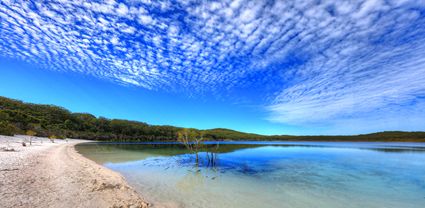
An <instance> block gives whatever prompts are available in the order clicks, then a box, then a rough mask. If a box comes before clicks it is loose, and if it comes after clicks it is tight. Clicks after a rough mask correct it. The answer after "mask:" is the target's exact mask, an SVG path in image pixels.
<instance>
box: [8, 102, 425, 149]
mask: <svg viewBox="0 0 425 208" xmlns="http://www.w3.org/2000/svg"><path fill="white" fill-rule="evenodd" d="M181 129H182V128H180V127H174V126H159V125H149V124H147V123H143V122H138V121H129V120H122V119H108V118H104V117H95V116H93V115H91V114H88V113H72V112H70V111H69V110H67V109H64V108H62V107H58V106H53V105H39V104H32V103H24V102H22V101H19V100H14V99H9V98H5V97H1V96H0V135H14V134H26V133H28V132H31V133H32V134H34V133H35V134H36V135H37V136H43V137H56V138H81V139H93V140H101V141H176V140H177V132H178V131H180V130H181ZM198 131H201V132H202V134H203V136H204V137H205V138H206V139H209V140H288V141H421V142H425V132H380V133H373V134H364V135H356V136H289V135H273V136H265V135H258V134H249V133H243V132H238V131H234V130H229V129H209V130H198Z"/></svg>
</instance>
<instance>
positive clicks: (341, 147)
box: [77, 142, 425, 208]
mask: <svg viewBox="0 0 425 208" xmlns="http://www.w3.org/2000/svg"><path fill="white" fill-rule="evenodd" d="M77 150H78V151H79V152H80V153H82V154H83V155H84V156H86V157H88V158H90V159H92V160H94V161H96V162H97V163H99V164H102V165H104V166H106V167H108V168H110V169H112V170H115V171H117V172H120V173H121V174H122V175H123V176H124V177H125V178H126V179H127V181H128V182H129V184H131V185H132V186H133V187H134V188H136V189H137V190H138V191H139V192H140V193H142V195H143V196H144V197H145V198H147V199H149V201H151V202H153V203H154V205H161V206H166V207H203V208H209V207H211V208H212V207H223V208H225V207H232V208H233V207H234V208H239V207H244V208H250V207H252V208H254V207H279V208H281V207H282V208H285V207H292V208H307V207H308V208H310V207H326V208H333V207H347V208H348V207H387V208H391V207H394V208H395V207H397V208H399V207H404V208H408V207H412V208H413V207H418V208H419V207H420V208H423V207H425V144H421V143H364V142H227V143H220V145H219V146H217V145H216V144H214V143H209V144H208V145H207V148H206V149H204V150H203V151H202V152H200V153H199V164H198V166H197V165H196V162H195V155H193V154H188V152H187V151H186V149H185V148H184V147H183V146H181V145H177V144H161V143H151V144H103V143H102V144H99V143H92V144H83V145H78V146H77ZM206 151H208V152H215V153H209V155H208V156H207V153H206ZM211 158H214V159H213V160H212V159H211Z"/></svg>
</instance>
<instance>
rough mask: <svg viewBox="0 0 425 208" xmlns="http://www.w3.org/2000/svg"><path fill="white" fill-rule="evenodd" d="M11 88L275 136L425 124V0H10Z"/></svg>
mask: <svg viewBox="0 0 425 208" xmlns="http://www.w3.org/2000/svg"><path fill="white" fill-rule="evenodd" d="M0 95H2V96H8V97H12V98H17V99H22V100H25V101H29V102H36V103H49V104H56V105H60V106H64V107H66V108H68V109H70V110H72V111H75V112H90V113H92V114H94V115H97V116H106V117H110V118H125V119H133V120H140V121H144V122H148V123H152V124H170V125H177V126H186V127H196V128H214V127H224V128H232V129H236V130H241V131H247V132H255V133H262V134H357V133H368V132H375V131H384V130H407V131H414V130H425V1H423V0H412V1H410V0H385V1H384V0H358V1H345V0H339V1H336V0H292V1H291V0H286V1H283V0H282V1H263V0H258V1H243V0H238V1H192V0H184V1H180V0H172V1H168V0H167V1H150V0H140V1H136V0H128V1H114V0H109V1H68V0H50V1H13V0H3V1H1V2H0Z"/></svg>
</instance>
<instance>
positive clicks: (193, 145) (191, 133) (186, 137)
mask: <svg viewBox="0 0 425 208" xmlns="http://www.w3.org/2000/svg"><path fill="white" fill-rule="evenodd" d="M177 138H178V141H179V142H181V143H182V144H184V146H186V148H187V149H188V150H189V151H190V152H191V153H194V154H195V155H196V165H199V155H198V152H199V150H200V148H201V146H202V140H204V137H203V135H202V132H200V131H198V130H195V129H183V130H181V131H179V132H178V133H177Z"/></svg>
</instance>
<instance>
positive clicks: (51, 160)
mask: <svg viewBox="0 0 425 208" xmlns="http://www.w3.org/2000/svg"><path fill="white" fill-rule="evenodd" d="M24 140H25V136H15V137H6V136H0V207H5V208H6V207H60V208H67V207H70V208H71V207H73V208H74V207H81V208H83V207H84V208H86V207H148V203H146V202H145V201H144V200H143V199H142V198H141V197H140V195H139V194H138V193H137V192H136V191H134V189H132V188H131V187H130V186H128V185H127V183H126V182H125V180H124V179H123V177H122V176H121V175H119V174H118V173H115V172H113V171H111V170H109V169H106V168H104V167H102V166H100V165H98V164H96V163H95V162H93V161H91V160H89V159H86V158H85V157H83V156H81V155H80V154H78V153H77V152H76V151H75V149H74V145H75V144H77V143H79V142H85V141H84V140H69V141H68V142H66V141H65V140H55V143H51V142H50V141H49V140H48V139H47V138H36V139H34V142H33V144H32V145H31V146H29V143H27V147H23V146H22V144H21V143H22V141H24ZM41 141H43V142H42V143H41ZM10 148H13V149H15V150H16V151H14V152H9V151H5V149H10Z"/></svg>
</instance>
